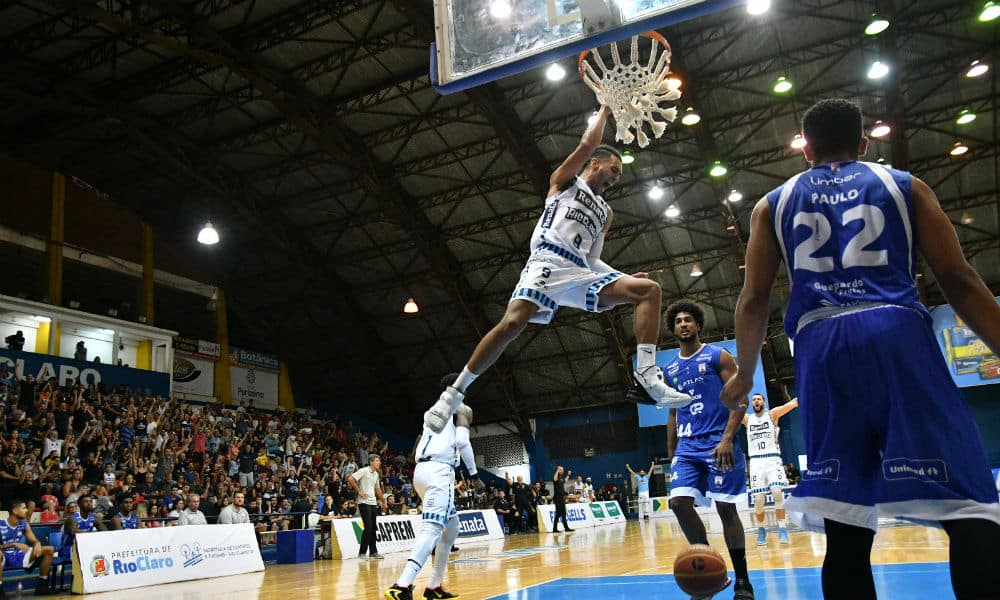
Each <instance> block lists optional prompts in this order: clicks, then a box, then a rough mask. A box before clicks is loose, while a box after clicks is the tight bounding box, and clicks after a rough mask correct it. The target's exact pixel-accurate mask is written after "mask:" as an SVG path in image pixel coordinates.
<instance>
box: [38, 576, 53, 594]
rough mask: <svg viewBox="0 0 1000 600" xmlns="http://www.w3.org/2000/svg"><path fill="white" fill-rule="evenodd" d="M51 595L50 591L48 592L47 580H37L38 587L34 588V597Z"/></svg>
mask: <svg viewBox="0 0 1000 600" xmlns="http://www.w3.org/2000/svg"><path fill="white" fill-rule="evenodd" d="M51 593H53V592H52V590H49V580H48V579H39V580H38V585H36V586H35V595H36V596H48V595H49V594H51Z"/></svg>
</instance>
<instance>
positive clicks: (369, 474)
mask: <svg viewBox="0 0 1000 600" xmlns="http://www.w3.org/2000/svg"><path fill="white" fill-rule="evenodd" d="M351 477H353V478H354V480H355V481H357V482H358V487H359V488H361V491H362V492H364V493H365V495H366V497H365V498H362V497H361V496H360V495H359V496H358V504H370V505H372V506H375V505H377V504H378V498H376V497H375V486H376V485H378V480H379V474H378V471H373V470H372V468H371V467H365V468H363V469H358V470H357V471H355V472H354V474H353V475H351Z"/></svg>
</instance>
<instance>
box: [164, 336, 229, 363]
mask: <svg viewBox="0 0 1000 600" xmlns="http://www.w3.org/2000/svg"><path fill="white" fill-rule="evenodd" d="M173 346H174V350H176V351H177V352H183V353H185V354H191V355H194V356H198V357H201V358H207V359H208V360H219V358H221V357H222V346H220V345H219V344H216V343H215V342H206V341H205V340H196V339H194V338H186V337H175V338H174V340H173Z"/></svg>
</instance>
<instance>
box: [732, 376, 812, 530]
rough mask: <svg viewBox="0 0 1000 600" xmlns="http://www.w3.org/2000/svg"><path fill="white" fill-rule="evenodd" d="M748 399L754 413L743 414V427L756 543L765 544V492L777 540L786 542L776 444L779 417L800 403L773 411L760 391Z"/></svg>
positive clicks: (784, 481)
mask: <svg viewBox="0 0 1000 600" xmlns="http://www.w3.org/2000/svg"><path fill="white" fill-rule="evenodd" d="M786 398H787V396H786ZM751 402H752V404H753V414H748V415H745V416H744V417H743V426H744V427H746V428H747V442H748V447H749V448H748V450H749V451H748V454H749V455H750V495H751V496H753V502H754V508H756V509H757V545H758V546H763V545H764V544H766V543H767V528H766V527H764V502H765V500H766V498H767V492H768V491H770V492H771V497H773V498H774V512H775V516H776V517H778V540H779V541H781V542H785V543H787V542H788V541H789V540H788V521H787V520H786V519H785V493H784V488H786V487H788V478H787V477H786V476H785V466H784V465H783V464H782V463H781V449H780V448H779V447H778V420H779V419H781V417H783V416H784V415H786V414H788V413H789V412H791V411H792V410H793V409H795V408H796V407H797V406H798V405H799V399H798V398H795V399H793V400H790V401H788V402H786V403H785V404H782V405H781V406H779V407H777V408H775V409H774V410H767V408H766V407H765V402H764V396H763V395H761V394H754V396H753V399H752V400H751Z"/></svg>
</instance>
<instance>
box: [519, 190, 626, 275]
mask: <svg viewBox="0 0 1000 600" xmlns="http://www.w3.org/2000/svg"><path fill="white" fill-rule="evenodd" d="M609 213H610V208H609V207H608V203H607V202H605V201H604V198H602V197H600V196H598V195H597V194H595V193H594V191H593V190H592V189H590V186H589V185H587V182H586V181H584V180H583V179H582V178H580V177H577V178H576V179H575V180H574V181H573V184H572V185H570V186H569V187H568V188H566V189H565V190H563V191H561V192H559V193H558V194H555V195H554V196H549V197H548V198H546V199H545V210H543V211H542V216H541V217H540V218H539V219H538V223H537V224H536V225H535V231H534V232H533V233H532V234H531V251H532V252H535V251H536V250H548V251H550V252H555V253H556V254H559V255H560V256H563V257H564V258H567V259H569V260H572V261H573V262H575V263H577V264H578V265H579V266H581V267H584V266H588V265H587V264H586V262H587V259H588V256H589V255H590V249H591V248H592V247H593V246H594V244H595V243H596V242H597V240H598V238H599V237H600V236H601V235H603V233H602V232H603V231H604V225H605V224H606V223H607V222H608V215H609ZM560 250H562V251H563V252H560ZM567 254H569V256H567Z"/></svg>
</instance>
